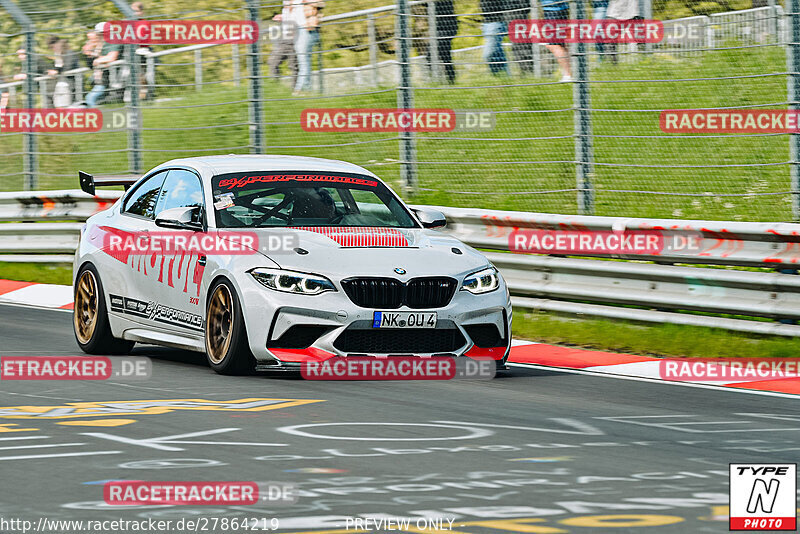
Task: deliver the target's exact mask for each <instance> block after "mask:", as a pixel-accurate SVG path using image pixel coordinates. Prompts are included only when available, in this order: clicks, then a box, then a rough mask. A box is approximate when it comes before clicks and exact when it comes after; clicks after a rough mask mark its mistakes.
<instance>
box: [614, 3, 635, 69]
mask: <svg viewBox="0 0 800 534" xmlns="http://www.w3.org/2000/svg"><path fill="white" fill-rule="evenodd" d="M606 18H609V19H614V20H634V19H641V18H642V17H641V16H639V0H610V1H609V2H608V11H606ZM608 49H609V50H610V51H611V60H612V61H613V62H614V63H616V62H617V54H616V51H617V45H616V43H609V44H608Z"/></svg>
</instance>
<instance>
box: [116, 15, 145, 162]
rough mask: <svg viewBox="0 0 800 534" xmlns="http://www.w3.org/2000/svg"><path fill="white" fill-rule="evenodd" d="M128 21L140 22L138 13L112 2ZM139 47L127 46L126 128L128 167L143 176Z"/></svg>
mask: <svg viewBox="0 0 800 534" xmlns="http://www.w3.org/2000/svg"><path fill="white" fill-rule="evenodd" d="M111 1H112V2H113V3H114V5H115V6H116V7H117V9H119V10H120V11H121V12H122V15H123V16H124V17H125V18H126V19H127V20H138V17H137V16H136V13H135V12H134V11H133V9H131V7H130V6H129V5H128V4H127V3H126V2H125V0H111ZM137 48H138V47H137V45H135V44H126V45H125V48H124V53H125V56H124V57H125V61H126V62H127V63H128V72H129V73H130V74H129V78H130V79H129V80H128V91H129V99H128V112H127V116H126V117H125V127H126V128H127V130H128V167H129V170H130V172H131V173H133V174H141V173H142V172H143V171H144V169H143V168H142V110H141V108H140V106H139V61H140V58H141V56H139V55H138V54H137V53H136V50H137Z"/></svg>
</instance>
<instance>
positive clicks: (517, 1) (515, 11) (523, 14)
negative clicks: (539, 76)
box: [506, 0, 538, 74]
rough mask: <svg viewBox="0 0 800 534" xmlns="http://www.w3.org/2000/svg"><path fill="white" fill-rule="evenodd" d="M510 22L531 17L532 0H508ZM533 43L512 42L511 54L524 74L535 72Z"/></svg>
mask: <svg viewBox="0 0 800 534" xmlns="http://www.w3.org/2000/svg"><path fill="white" fill-rule="evenodd" d="M508 9H509V11H508V16H507V17H506V18H507V19H508V22H511V21H512V20H523V19H529V18H530V15H531V0H508ZM534 46H538V45H532V44H531V43H513V42H512V43H511V54H512V55H513V56H514V61H515V62H516V63H517V65H519V69H520V71H521V72H522V73H523V74H532V73H533V47H534Z"/></svg>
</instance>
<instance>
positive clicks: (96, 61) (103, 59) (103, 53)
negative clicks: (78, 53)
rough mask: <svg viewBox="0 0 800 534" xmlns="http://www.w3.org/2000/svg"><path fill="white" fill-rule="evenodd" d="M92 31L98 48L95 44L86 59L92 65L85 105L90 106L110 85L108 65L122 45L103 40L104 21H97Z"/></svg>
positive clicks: (115, 58) (98, 99) (100, 97)
mask: <svg viewBox="0 0 800 534" xmlns="http://www.w3.org/2000/svg"><path fill="white" fill-rule="evenodd" d="M94 31H95V33H96V35H97V39H98V41H99V45H100V46H99V48H98V46H97V44H95V46H94V48H93V49H92V50H91V53H90V54H87V61H88V60H91V64H90V66H91V67H92V79H93V81H94V86H93V87H92V90H91V91H89V93H88V94H87V95H86V105H87V106H89V107H90V108H93V107H95V106H97V104H99V103H100V101H101V100H102V99H103V98H104V97H105V96H106V93H107V92H108V89H109V87H110V86H111V73H110V72H109V65H110V64H111V63H113V62H115V61H116V60H118V59H119V56H120V53H121V52H122V45H118V44H111V43H107V42H105V39H104V37H103V36H104V34H105V31H106V23H105V22H100V23H98V24H97V26H95V27H94ZM95 54H96V55H95Z"/></svg>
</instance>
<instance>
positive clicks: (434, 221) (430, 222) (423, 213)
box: [414, 208, 447, 228]
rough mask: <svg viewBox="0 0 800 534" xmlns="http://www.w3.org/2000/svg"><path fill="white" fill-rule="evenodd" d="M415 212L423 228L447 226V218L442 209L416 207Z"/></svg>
mask: <svg viewBox="0 0 800 534" xmlns="http://www.w3.org/2000/svg"><path fill="white" fill-rule="evenodd" d="M414 214H416V216H417V219H419V222H421V223H422V226H423V228H444V227H445V226H447V219H446V218H445V216H444V213H442V212H441V211H436V210H431V209H428V208H415V209H414Z"/></svg>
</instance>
